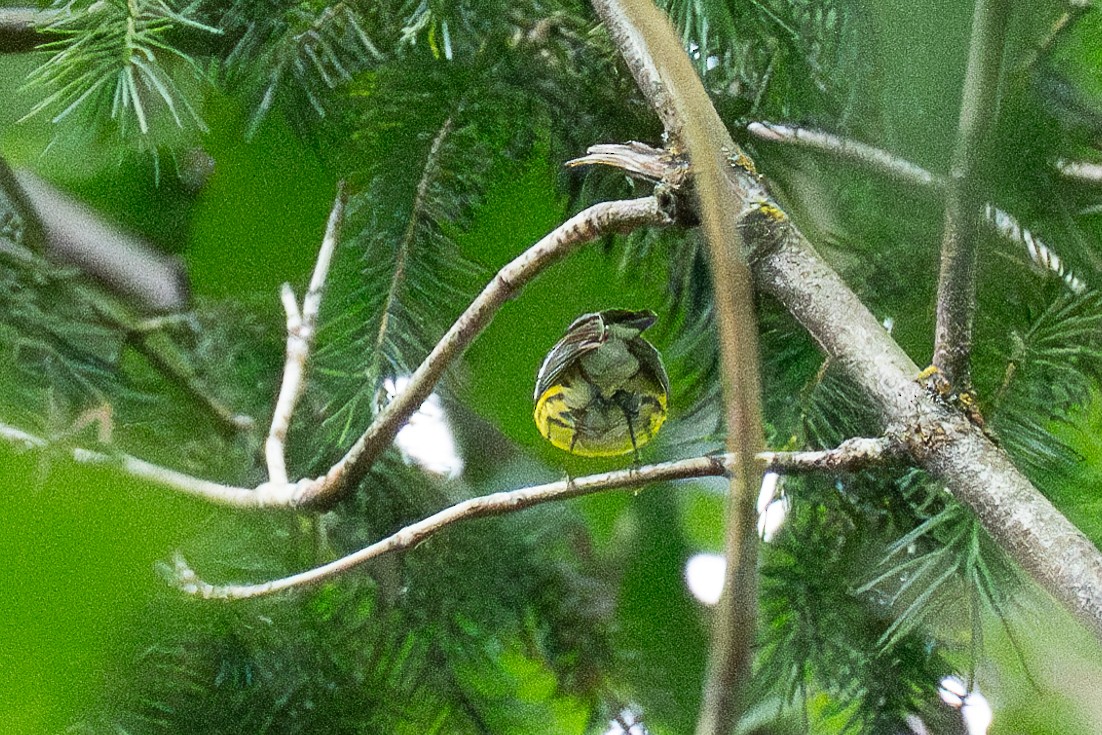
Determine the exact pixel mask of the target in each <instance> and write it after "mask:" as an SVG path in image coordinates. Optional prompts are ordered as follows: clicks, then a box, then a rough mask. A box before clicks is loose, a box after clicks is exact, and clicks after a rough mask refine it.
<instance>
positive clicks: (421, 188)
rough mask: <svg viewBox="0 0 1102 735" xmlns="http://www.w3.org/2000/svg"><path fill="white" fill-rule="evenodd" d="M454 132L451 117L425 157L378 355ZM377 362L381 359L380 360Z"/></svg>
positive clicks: (400, 248)
mask: <svg viewBox="0 0 1102 735" xmlns="http://www.w3.org/2000/svg"><path fill="white" fill-rule="evenodd" d="M451 129H452V118H451V117H449V118H448V119H447V120H445V121H444V124H443V125H441V126H440V130H439V132H437V134H436V137H435V138H433V140H432V145H431V146H430V147H429V152H428V155H427V156H426V157H425V165H424V168H423V171H422V174H421V179H420V181H418V182H417V191H416V193H415V194H414V197H413V205H412V206H411V207H410V213H409V223H408V224H407V226H406V229H405V232H404V233H403V234H402V241H401V242H400V243H399V245H398V252H397V254H396V255H395V261H396V262H395V264H394V275H393V276H392V277H391V279H390V288H389V289H387V294H386V301H384V302H383V308H382V310H381V311H380V317H379V331H378V334H377V335H376V337H375V355H376V356H380V355H382V352H383V345H384V344H385V342H386V336H387V327H388V326H389V324H390V315H391V311H392V310H393V309H394V305H395V303H396V302H397V300H398V293H399V291H400V290H401V288H402V282H403V281H404V280H405V274H406V267H407V265H408V261H409V258H410V250H411V249H412V248H413V243H414V240H415V239H416V234H417V221H418V219H419V218H420V217H421V215H422V210H423V209H424V207H425V206H426V204H427V200H428V193H429V187H430V186H431V185H432V182H433V178H434V177H435V175H436V173H437V171H438V169H439V164H440V153H441V148H442V147H443V145H444V140H445V139H446V138H447V137H448V134H449V133H450V132H451ZM376 359H379V358H378V357H377V358H376Z"/></svg>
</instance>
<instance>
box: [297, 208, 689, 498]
mask: <svg viewBox="0 0 1102 735" xmlns="http://www.w3.org/2000/svg"><path fill="white" fill-rule="evenodd" d="M669 223H670V219H669V216H668V215H667V214H666V212H665V211H664V210H663V209H662V207H661V205H660V204H659V203H658V201H657V200H656V199H655V198H654V197H652V196H648V197H642V198H640V199H629V200H623V201H614V202H602V203H600V204H595V205H593V206H592V207H588V208H587V209H584V210H582V211H581V212H579V213H578V214H576V215H574V216H573V217H571V218H570V219H568V220H567V221H566V222H564V223H563V224H562V225H560V226H559V227H557V228H555V229H554V230H553V231H552V232H551V233H549V234H548V235H546V236H545V237H544V238H543V239H541V240H540V241H539V242H537V243H536V244H535V245H533V246H532V247H530V248H529V249H528V250H526V251H525V252H524V253H522V254H521V255H520V256H518V257H517V258H516V259H515V260H513V261H512V262H510V263H508V264H507V265H505V266H504V267H503V268H502V269H501V270H500V271H498V273H497V275H496V276H495V277H494V278H493V279H492V280H491V281H490V283H488V284H487V285H486V287H485V288H484V289H483V290H482V293H480V294H479V295H478V297H476V298H475V300H474V301H472V302H471V304H470V306H468V307H467V309H466V310H465V311H464V312H463V313H462V314H461V315H460V316H459V319H457V320H456V322H455V324H453V325H452V326H451V328H450V329H449V330H448V331H447V333H446V334H445V335H444V336H443V337H442V338H441V339H440V341H439V342H438V343H437V344H436V346H435V347H434V348H433V349H432V352H430V353H429V355H428V357H426V358H425V360H424V361H423V362H422V363H421V365H420V366H419V367H418V368H417V369H416V370H415V371H414V372H413V375H412V376H410V380H409V383H408V384H407V385H406V388H405V390H403V391H402V392H401V393H399V394H398V395H397V396H396V397H395V398H394V400H392V401H390V402H389V403H388V404H387V405H386V407H385V408H383V410H382V411H381V412H380V413H379V415H378V416H377V417H376V418H375V421H374V422H373V423H372V424H371V426H370V427H368V429H367V431H365V432H364V434H363V435H362V436H361V437H360V438H359V439H357V440H356V442H355V443H354V444H353V445H352V447H351V448H350V449H349V450H348V452H347V453H346V454H345V456H344V457H343V458H342V459H341V460H340V461H338V462H337V463H336V464H335V465H333V467H332V468H331V469H330V470H329V472H328V473H326V474H325V475H324V476H323V477H320V478H318V479H317V480H316V481H312V482H310V481H301V482H299V483H298V484H297V485H296V486H295V490H294V492H293V493H292V497H291V498H289V504H291V505H294V506H307V505H313V506H321V505H326V504H328V503H331V502H333V501H335V500H336V499H337V498H338V497H340V495H341V494H342V493H344V492H347V491H348V490H349V489H350V488H352V487H354V486H355V484H356V483H357V482H359V480H360V479H361V478H362V477H363V476H364V475H365V474H366V473H367V471H368V469H370V467H371V464H372V463H373V462H374V461H375V458H376V457H378V456H379V454H380V453H381V452H382V451H383V450H384V449H386V447H387V446H389V445H390V443H391V442H392V441H393V440H394V436H395V434H397V433H398V430H399V429H400V428H401V427H402V426H403V425H404V424H405V423H406V421H408V420H409V417H410V416H411V415H412V414H413V412H414V411H416V410H417V408H418V407H419V406H420V405H421V404H422V403H424V401H425V399H426V398H428V395H429V394H430V393H431V392H432V390H433V388H434V387H435V386H436V383H437V382H438V381H439V380H440V378H441V377H442V376H443V374H444V371H445V370H446V369H447V368H448V366H449V365H451V364H452V363H453V362H454V361H455V360H456V359H457V358H458V357H459V356H460V355H462V354H463V352H464V351H465V350H466V349H467V347H468V346H469V345H470V344H471V342H472V341H473V340H474V338H475V337H477V336H478V334H479V333H481V332H482V330H483V329H485V328H486V326H487V325H488V324H489V323H490V321H491V320H492V319H493V317H494V315H495V314H496V313H497V310H498V309H500V308H501V307H502V306H503V305H504V304H505V302H506V301H508V300H509V299H511V298H513V297H514V296H516V295H517V293H518V292H519V291H520V289H521V288H522V287H523V286H524V285H525V284H526V283H528V282H529V281H530V280H532V279H533V278H535V277H536V276H537V275H539V274H540V273H542V272H543V271H544V270H545V269H547V267H549V266H550V265H552V264H554V263H556V262H558V261H559V260H561V259H562V258H563V257H565V256H566V255H568V254H569V253H571V252H573V251H574V250H576V249H577V248H579V247H581V246H582V245H584V244H585V243H588V242H592V241H593V240H596V239H598V238H601V237H603V236H605V235H608V234H612V233H618V232H629V231H631V230H634V229H637V228H639V227H644V226H650V227H655V226H658V227H661V226H665V225H668V224H669Z"/></svg>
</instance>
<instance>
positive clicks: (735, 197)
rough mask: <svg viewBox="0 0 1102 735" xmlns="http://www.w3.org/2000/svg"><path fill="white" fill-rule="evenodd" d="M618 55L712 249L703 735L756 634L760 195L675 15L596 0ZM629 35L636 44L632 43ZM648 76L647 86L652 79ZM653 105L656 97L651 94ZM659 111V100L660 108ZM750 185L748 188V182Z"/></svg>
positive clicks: (725, 719)
mask: <svg viewBox="0 0 1102 735" xmlns="http://www.w3.org/2000/svg"><path fill="white" fill-rule="evenodd" d="M593 5H594V8H595V9H596V10H597V13H598V15H600V16H601V19H602V20H603V21H604V23H605V26H606V27H607V29H608V31H609V33H610V35H611V36H612V38H613V40H614V42H615V43H616V45H617V47H618V48H619V50H620V52H621V54H622V55H624V56H625V58H626V57H628V56H629V55H631V56H632V58H634V59H635V60H637V61H638V62H640V64H641V65H642V66H644V67H645V68H646V70H647V71H646V72H641V71H639V70H638V67H636V66H633V65H632V64H631V63H630V62H629V67H632V72H633V74H634V75H635V81H636V84H637V86H639V88H640V89H647V87H648V86H651V87H658V86H661V87H662V89H663V91H664V94H665V95H666V99H665V105H667V106H668V109H669V112H670V115H669V117H668V118H663V120H662V124H663V126H664V128H665V131H666V135H667V136H668V137H669V139H670V141H672V144H673V147H675V148H680V147H682V146H683V147H684V149H685V150H686V151H687V153H688V155H689V160H690V165H691V166H692V170H693V173H694V175H695V183H696V200H697V202H696V203H697V213H698V215H699V216H700V222H701V229H702V230H703V233H704V239H705V241H706V243H707V245H708V250H709V261H710V264H711V275H712V286H713V294H714V300H715V312H716V326H717V332H718V339H719V348H720V366H721V376H722V377H721V380H722V387H723V399H724V419H725V422H726V426H727V436H726V442H725V444H726V448H727V451H728V453H730V454H732V455H734V457H735V471H734V472H732V473H731V476H730V490H729V495H728V498H727V514H726V520H725V526H726V532H725V537H726V538H725V541H724V547H725V552H724V555H725V557H726V561H727V566H726V569H727V573H726V575H725V577H724V581H723V590H722V593H721V595H720V599H719V603H718V605H717V607H716V611H715V618H714V620H713V629H712V642H711V647H710V650H709V656H708V669H707V674H706V679H705V682H704V696H703V702H702V704H701V714H700V718H699V719H698V721H697V730H696V731H697V735H719V733H722V732H729V731H730V730H731V729H732V728H733V727H734V725H735V724H736V723H737V722H738V721H739V719H740V718H741V713H742V706H743V705H742V702H741V701H740V699H741V694H742V691H743V689H744V687H745V686H746V683H747V682H748V681H749V677H750V671H751V664H752V661H753V645H754V640H755V637H756V635H755V630H756V624H757V623H756V619H757V600H758V581H757V576H758V574H757V549H758V541H759V539H758V533H757V511H756V507H755V506H756V500H757V495H758V492H759V489H760V487H761V476H762V469H761V466H760V464H759V463H758V461H757V460H756V455H757V453H758V452H759V451H761V450H762V448H763V447H764V445H765V438H764V433H763V428H762V406H761V377H760V375H759V364H758V363H759V359H760V358H759V353H758V339H757V320H756V317H755V309H754V287H753V283H752V280H751V275H750V268H749V266H748V264H747V253H748V249H747V247H746V243H745V241H744V239H743V238H744V233H743V231H742V226H741V225H742V224H743V218H742V214H743V213H745V212H746V211H748V210H749V209H751V208H752V207H751V201H752V199H751V197H755V196H760V193H761V188H760V186H759V185H758V182H757V180H756V179H749V180H748V179H746V178H743V177H739V176H732V175H731V170H732V167H731V165H730V161H732V160H740V159H742V158H744V157H745V156H744V154H742V152H741V151H740V150H739V148H738V146H737V145H735V142H734V141H733V140H732V139H731V137H730V135H729V134H728V133H727V130H726V128H725V127H724V126H723V123H722V122H721V121H720V119H719V116H718V114H716V112H715V109H714V108H713V107H712V105H711V102H710V100H709V99H708V95H707V92H705V91H704V85H703V84H701V82H700V79H699V77H698V76H697V74H696V72H695V70H694V69H693V66H692V62H691V61H690V60H689V57H688V56H687V55H686V54H685V51H684V49H683V48H682V46H681V42H680V40H679V38H678V36H677V33H676V31H675V30H674V28H673V26H672V25H671V24H670V21H669V18H667V17H666V15H665V14H663V13H662V11H660V10H659V9H658V8H657V7H656V6H655V5H654V3H653V2H652V1H651V0H594V3H593ZM629 39H630V40H629ZM648 82H649V83H650V84H649V85H648ZM652 104H653V100H652ZM656 109H658V106H656ZM748 183H749V184H752V186H747V184H748Z"/></svg>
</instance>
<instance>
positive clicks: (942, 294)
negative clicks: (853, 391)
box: [933, 0, 1010, 393]
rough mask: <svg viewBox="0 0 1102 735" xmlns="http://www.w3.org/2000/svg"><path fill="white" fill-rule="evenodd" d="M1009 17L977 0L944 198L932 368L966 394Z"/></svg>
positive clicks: (996, 0)
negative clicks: (982, 185)
mask: <svg viewBox="0 0 1102 735" xmlns="http://www.w3.org/2000/svg"><path fill="white" fill-rule="evenodd" d="M1009 16H1010V3H1009V0H976V6H975V11H974V13H973V15H972V41H971V44H970V46H969V51H968V68H967V71H966V72H965V77H964V96H963V99H962V101H961V107H960V123H959V125H958V128H957V138H956V142H955V145H954V146H953V155H952V160H951V162H950V165H949V187H948V189H947V191H946V197H945V228H944V233H943V236H942V242H941V267H940V270H939V274H938V290H937V327H936V330H935V335H934V360H933V364H934V366H935V367H937V368H938V369H939V370H940V371H941V373H942V375H944V376H945V377H946V378H947V379H948V380H949V382H950V383H951V384H952V385H953V386H954V387H955V388H956V389H957V391H958V392H962V393H963V392H967V391H970V390H971V388H972V371H971V360H972V323H973V320H974V318H975V312H976V236H975V233H976V222H977V221H978V220H979V212H980V201H981V200H980V197H979V191H978V183H979V182H978V177H977V164H978V161H979V159H980V155H981V153H982V151H983V148H984V144H985V142H986V138H987V131H988V130H989V129H990V127H991V124H992V121H994V119H995V110H996V108H997V107H998V100H999V73H1000V71H1001V69H1002V58H1003V46H1004V45H1005V43H1006V28H1007V22H1008V19H1009Z"/></svg>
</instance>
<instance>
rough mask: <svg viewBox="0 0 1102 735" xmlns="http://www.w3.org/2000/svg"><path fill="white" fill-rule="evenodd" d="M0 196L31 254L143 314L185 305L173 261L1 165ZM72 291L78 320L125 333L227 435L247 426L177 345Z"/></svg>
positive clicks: (100, 300)
mask: <svg viewBox="0 0 1102 735" xmlns="http://www.w3.org/2000/svg"><path fill="white" fill-rule="evenodd" d="M0 190H2V191H3V193H4V194H5V195H6V196H7V198H8V199H9V200H10V201H11V202H12V204H13V206H14V207H15V209H16V210H17V214H18V215H19V217H20V219H21V220H22V224H23V232H24V239H25V240H26V242H27V244H28V245H30V247H31V249H32V250H33V251H35V252H38V253H45V254H46V255H48V256H49V257H50V258H51V259H54V260H56V261H61V262H62V263H68V264H70V265H75V266H77V267H78V268H79V269H80V270H81V271H83V272H84V273H86V274H87V275H90V276H92V277H93V278H95V279H96V280H97V281H99V282H100V283H102V284H103V285H104V286H106V287H107V288H108V289H110V290H112V291H114V292H115V293H116V294H118V295H119V296H121V297H123V298H124V299H125V300H126V301H127V302H131V303H136V304H137V305H138V306H139V307H140V308H141V309H143V310H152V311H157V312H164V311H175V310H180V309H182V308H183V307H184V305H185V304H186V302H187V300H188V284H187V282H186V279H185V277H184V274H183V272H182V271H181V269H180V266H179V264H178V263H177V262H176V261H175V260H173V259H171V258H167V257H165V256H163V255H160V254H159V253H156V252H155V251H154V250H153V249H152V248H150V247H149V246H148V245H147V244H146V243H144V242H142V241H141V240H139V239H138V238H136V237H134V236H133V235H131V234H129V233H126V232H123V231H122V230H120V229H119V228H117V227H116V226H114V225H113V224H111V223H108V222H106V221H104V220H103V219H102V218H101V217H99V216H98V215H97V214H96V213H95V212H93V211H92V210H91V209H89V208H87V207H85V206H83V205H82V204H80V203H78V202H76V201H75V200H73V199H72V198H71V197H69V196H68V195H66V194H64V193H62V192H60V191H58V190H57V189H54V188H53V187H52V186H50V185H49V184H47V183H46V182H44V181H42V180H41V179H39V178H38V177H36V176H34V175H33V174H30V173H28V172H25V171H20V172H13V171H12V170H11V169H10V168H9V167H8V165H7V163H6V162H5V161H3V160H2V159H0ZM72 292H73V294H74V295H75V296H76V297H77V298H78V300H79V301H80V303H81V308H82V309H83V312H84V316H85V317H88V316H92V315H94V316H95V317H97V318H98V319H99V321H100V322H102V323H105V324H106V325H108V326H109V327H110V328H111V329H112V330H117V332H119V333H121V334H124V335H125V336H126V339H127V340H128V341H129V342H130V344H131V345H132V346H133V347H134V349H135V350H137V351H138V352H139V353H141V355H142V356H143V357H145V358H146V359H147V360H148V361H149V362H150V364H151V365H153V366H154V367H155V368H156V369H157V370H158V371H159V372H160V373H161V374H162V375H164V376H165V377H166V378H167V379H168V380H170V381H172V382H173V383H175V384H176V385H177V386H179V387H180V388H181V389H182V390H183V391H184V392H185V393H186V394H188V396H190V397H191V398H192V399H193V400H195V402H196V403H197V404H198V405H199V406H201V407H202V408H203V410H205V411H206V412H207V413H208V414H209V415H210V416H211V417H212V418H213V419H214V420H215V421H216V422H217V424H218V426H219V428H220V429H221V430H222V431H224V432H225V433H226V434H227V435H234V434H237V433H239V432H241V431H243V430H247V429H249V428H251V427H252V425H253V421H252V419H251V418H250V417H248V416H242V415H237V414H235V413H233V412H232V411H230V410H229V409H228V408H227V407H226V406H224V405H223V404H222V403H221V402H220V401H218V400H217V399H216V398H215V397H214V396H213V395H211V393H210V390H209V389H208V387H207V386H205V385H203V383H202V381H201V380H200V379H199V377H198V376H197V375H196V374H195V371H194V369H193V368H192V367H191V365H190V364H189V362H188V360H187V358H186V357H185V356H184V355H183V354H181V352H180V350H179V348H178V347H177V346H176V344H175V343H173V342H172V340H171V339H169V338H167V337H166V336H165V335H164V334H163V333H161V332H160V331H158V330H157V329H149V328H147V327H146V325H144V324H143V323H142V322H141V321H140V320H138V319H135V317H134V316H133V314H132V311H131V309H130V308H127V307H128V305H124V304H120V303H119V302H117V301H116V300H114V299H112V298H110V297H109V296H107V295H105V294H103V293H101V292H98V291H96V290H95V289H93V288H91V287H89V286H88V285H86V284H84V283H80V282H76V283H74V284H73V287H72Z"/></svg>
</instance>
